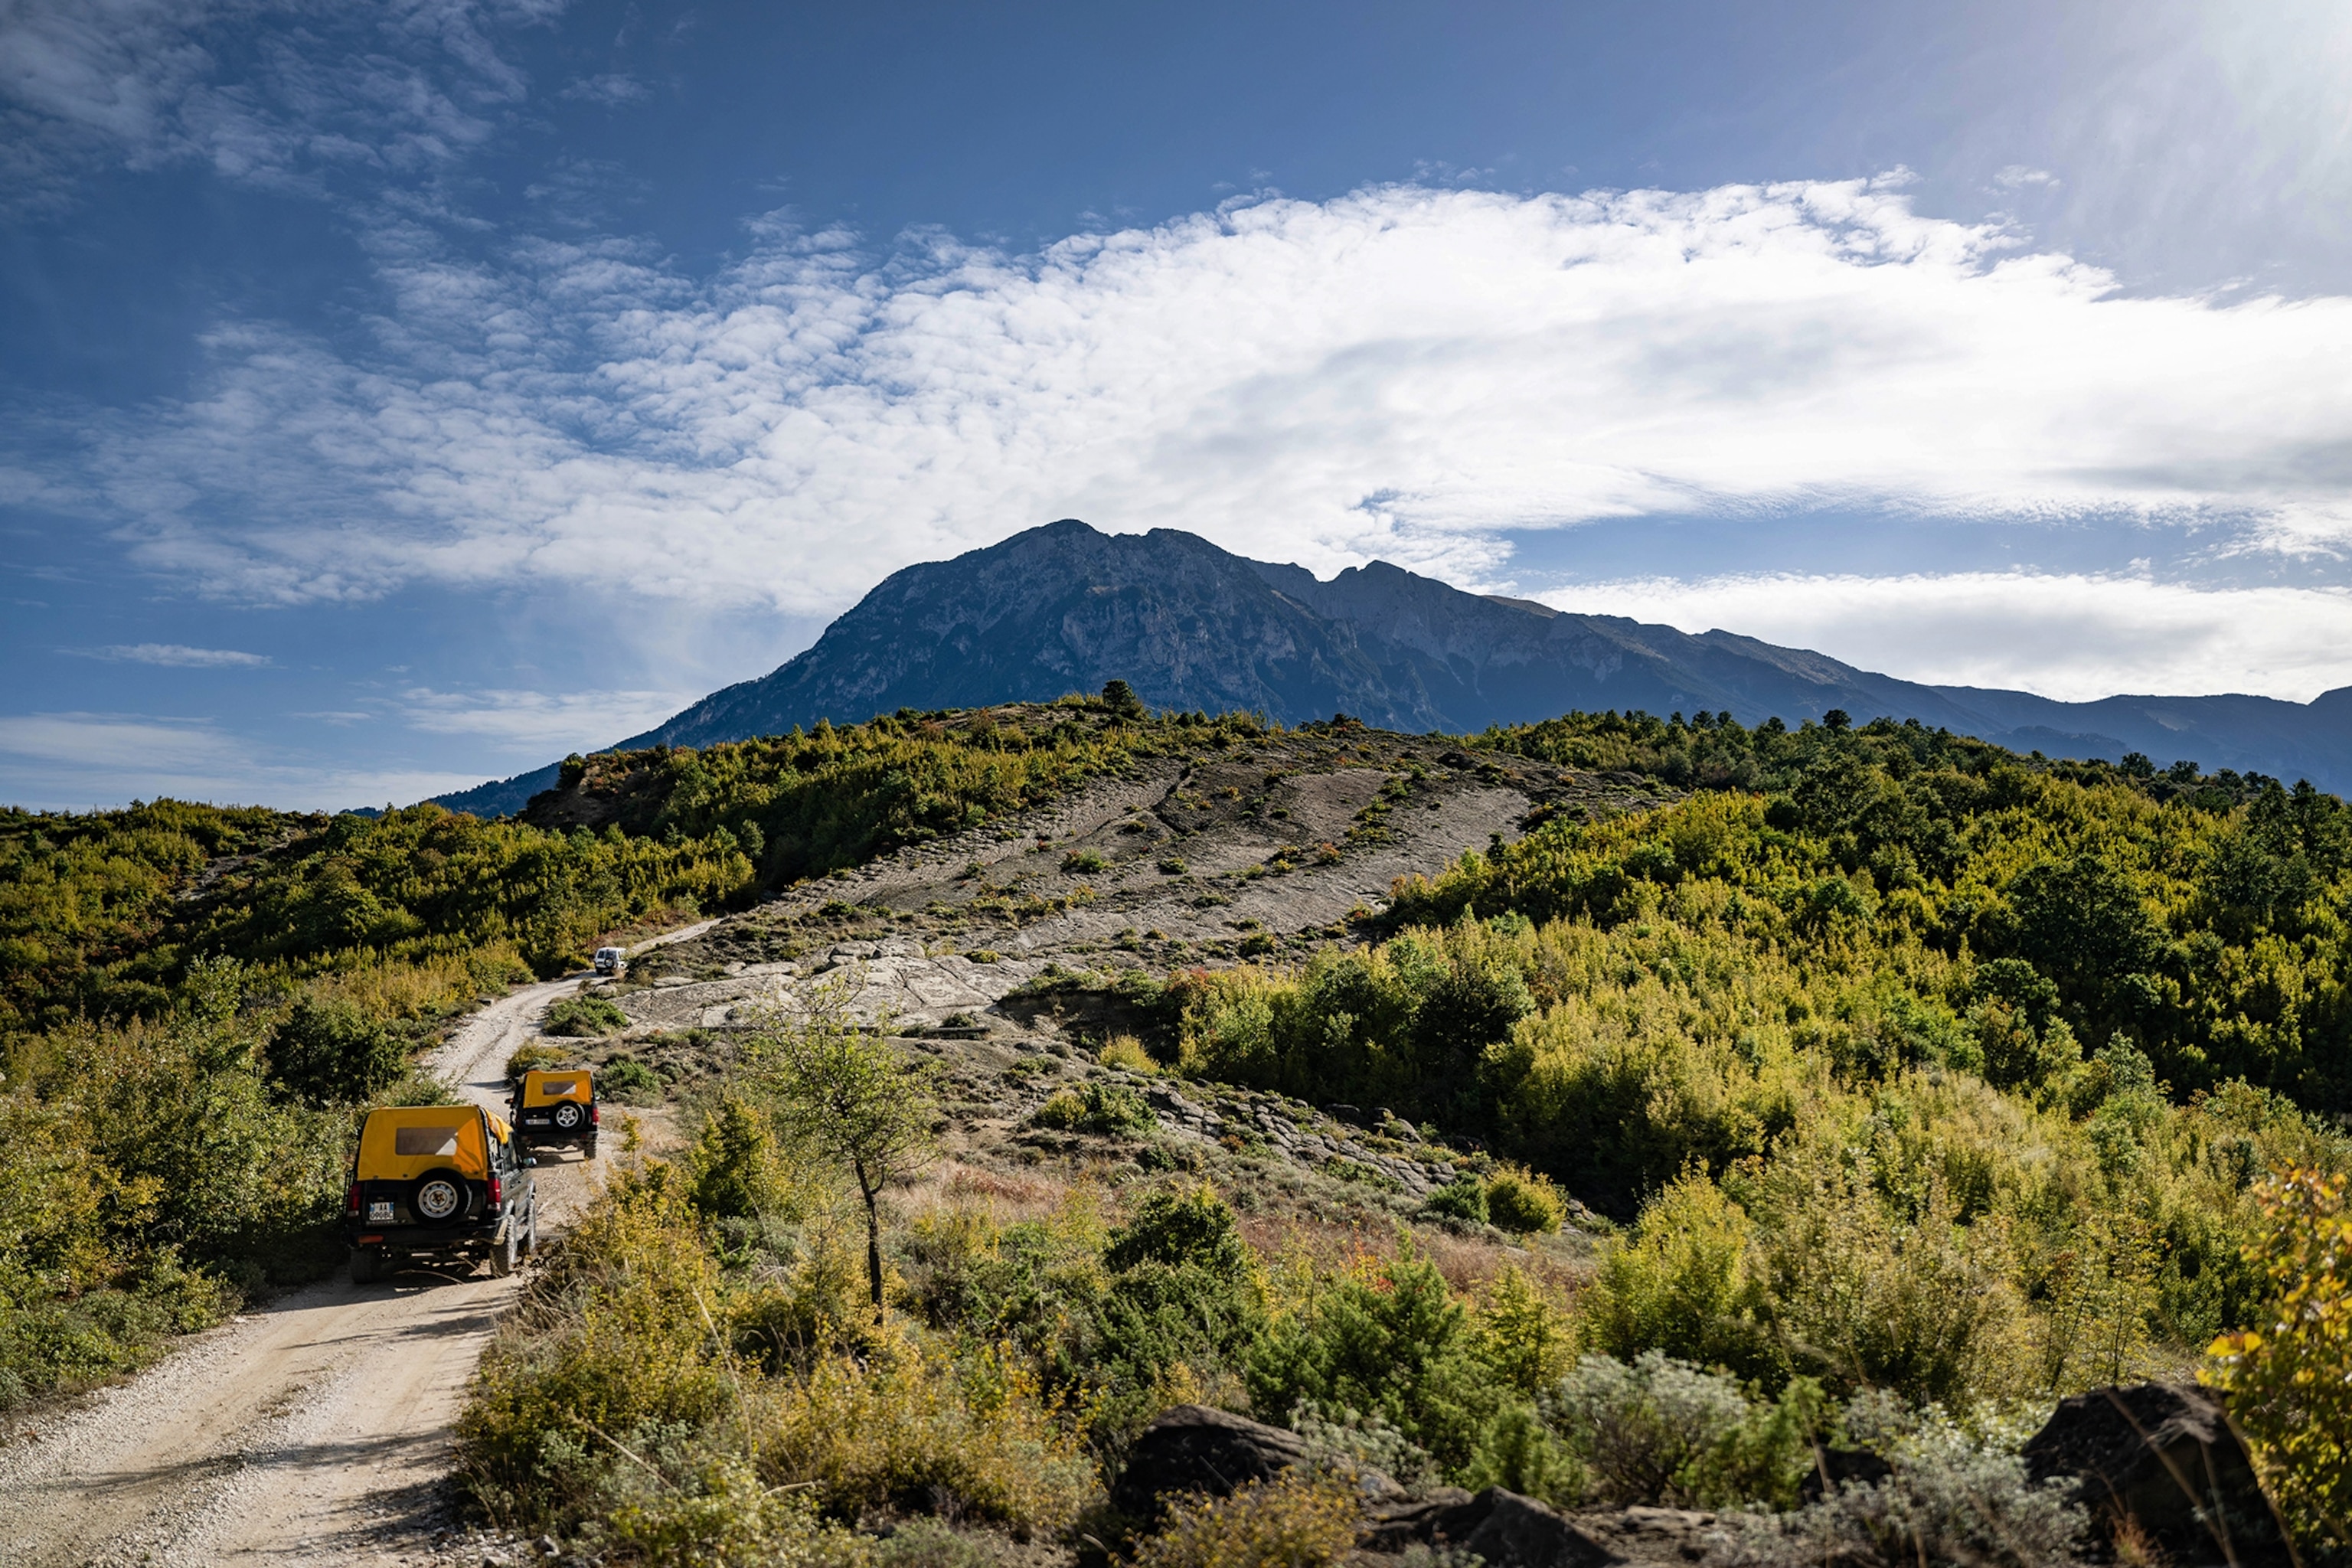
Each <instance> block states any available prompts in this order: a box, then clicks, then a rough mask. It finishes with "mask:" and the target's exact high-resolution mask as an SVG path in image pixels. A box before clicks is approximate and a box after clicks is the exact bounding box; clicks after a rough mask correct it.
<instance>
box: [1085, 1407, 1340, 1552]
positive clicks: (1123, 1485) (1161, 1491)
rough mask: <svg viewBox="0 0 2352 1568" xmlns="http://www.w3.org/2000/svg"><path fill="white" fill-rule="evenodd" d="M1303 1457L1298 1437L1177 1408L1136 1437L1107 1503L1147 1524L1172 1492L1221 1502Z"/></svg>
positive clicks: (1224, 1415) (1217, 1413) (1228, 1416)
mask: <svg viewBox="0 0 2352 1568" xmlns="http://www.w3.org/2000/svg"><path fill="white" fill-rule="evenodd" d="M1306 1456H1307V1445H1306V1442H1305V1441H1304V1440H1303V1439H1302V1438H1300V1436H1298V1434H1297V1433H1296V1432H1286V1431H1284V1430H1283V1429H1282V1428H1280V1427H1278V1426H1265V1425H1264V1424H1263V1423H1260V1422H1256V1421H1252V1420H1250V1419H1249V1418H1248V1417H1247V1416H1244V1415H1234V1414H1233V1413H1232V1412H1230V1411H1224V1410H1212V1409H1210V1408H1209V1407H1208V1406H1206V1405H1178V1406H1176V1408H1175V1409H1173V1410H1170V1411H1167V1412H1165V1413H1164V1414H1162V1415H1160V1416H1159V1417H1158V1418H1157V1419H1155V1420H1154V1421H1153V1422H1152V1423H1151V1425H1150V1426H1146V1427H1145V1428H1144V1429H1143V1433H1142V1436H1139V1437H1138V1438H1136V1440H1135V1446H1134V1447H1133V1448H1131V1449H1129V1452H1128V1458H1127V1468H1125V1469H1124V1470H1122V1471H1120V1472H1119V1478H1118V1482H1117V1483H1116V1484H1115V1485H1113V1486H1112V1488H1111V1489H1110V1500H1111V1504H1112V1506H1113V1507H1115V1508H1117V1509H1118V1510H1119V1512H1121V1513H1123V1514H1125V1515H1126V1516H1127V1517H1128V1518H1129V1519H1132V1520H1136V1521H1142V1522H1144V1523H1146V1524H1148V1523H1149V1522H1150V1521H1155V1520H1157V1519H1158V1518H1159V1517H1160V1509H1161V1507H1162V1506H1163V1503H1162V1500H1163V1499H1165V1498H1167V1497H1168V1496H1170V1495H1171V1494H1172V1493H1178V1492H1205V1493H1207V1494H1208V1495H1210V1496H1211V1497H1223V1496H1225V1495H1227V1494H1228V1493H1230V1492H1232V1491H1234V1489H1237V1488H1240V1487H1244V1486H1247V1485H1248V1484H1250V1483H1251V1482H1252V1481H1262V1480H1265V1479H1268V1478H1269V1477H1273V1476H1277V1475H1280V1474H1281V1473H1282V1472H1283V1471H1285V1470H1286V1469H1288V1468H1290V1467H1291V1466H1293V1465H1295V1464H1297V1463H1298V1462H1299V1460H1301V1459H1303V1458H1306Z"/></svg>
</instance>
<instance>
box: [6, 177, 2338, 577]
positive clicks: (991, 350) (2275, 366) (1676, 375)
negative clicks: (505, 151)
mask: <svg viewBox="0 0 2352 1568" xmlns="http://www.w3.org/2000/svg"><path fill="white" fill-rule="evenodd" d="M755 238H756V241H757V243H756V246H755V247H754V248H753V249H752V250H751V253H750V254H749V255H747V256H746V257H745V258H743V259H742V260H741V261H740V262H739V263H737V264H735V265H733V266H731V267H730V268H726V269H725V270H723V271H721V272H720V273H719V274H717V275H716V276H712V277H709V278H705V279H694V278H689V277H686V276H682V275H680V274H679V273H678V272H677V271H676V270H675V269H673V268H668V267H667V266H665V265H664V264H663V263H662V262H661V261H660V260H659V259H658V258H653V257H651V256H648V255H646V254H644V253H642V252H641V250H640V249H639V248H638V247H634V246H631V245H628V244H625V243H622V242H617V241H608V242H599V243H594V244H559V243H554V242H547V241H540V242H532V243H530V244H526V245H520V246H517V247H514V248H513V250H512V251H511V253H510V254H509V256H508V257H507V258H506V259H505V260H504V261H503V263H501V264H500V265H498V266H490V265H487V264H480V263H470V262H461V261H459V260H457V259H455V258H451V257H449V256H448V255H446V254H445V253H443V252H442V251H441V250H440V249H439V247H437V246H436V243H435V242H434V241H433V240H432V238H431V237H430V236H429V235H427V234H426V233H425V232H424V231H422V230H402V229H387V230H384V231H380V232H378V233H377V234H376V235H375V237H374V241H373V242H374V244H375V246H376V248H377V255H378V258H379V266H380V268H381V270H382V273H383V278H384V279H385V280H386V282H387V283H388V285H389V286H390V287H391V288H392V289H393V290H394V294H395V297H396V299H397V301H398V303H397V307H396V309H395V310H393V311H392V312H390V313H389V314H387V315H385V316H383V318H381V319H380V320H379V321H377V322H376V324H375V330H374V334H373V342H372V344H371V345H370V346H368V347H367V348H366V349H365V350H364V351H349V352H344V353H336V352H333V351H331V349H330V348H329V346H328V345H326V344H324V343H322V342H319V341H316V340H311V339H305V338H302V337H299V336H297V335H295V334H293V333H290V332H288V331H283V330H277V329H271V328H268V327H266V326H255V325H242V324H241V325H237V326H235V327H225V328H223V329H221V330H220V331H217V332H216V333H215V335H214V337H213V339H212V340H211V342H210V345H209V346H210V349H211V352H212V353H213V355H214V363H215V371H214V373H213V374H212V375H211V377H210V380H209V382H208V384H207V385H206V387H205V391H204V393H203V394H202V395H199V396H196V397H194V398H192V399H190V400H188V401H185V402H183V403H180V404H176V405H171V406H169V407H165V408H161V409H156V410H152V411H149V412H148V414H147V415H146V416H144V417H142V418H141V419H139V420H137V421H135V422H131V421H124V422H122V423H121V424H118V425H113V426H104V427H101V428H99V429H97V430H95V431H94V432H92V433H91V436H90V438H89V446H88V447H87V449H86V458H85V460H84V461H83V462H82V463H81V464H80V466H79V472H78V474H77V475H75V476H73V477H72V479H70V482H69V481H68V479H64V478H58V477H54V476H53V477H52V478H51V480H50V489H51V491H52V493H58V492H61V491H62V490H64V489H68V488H69V489H73V490H74V492H75V493H77V494H79V495H80V496H82V497H84V498H86V504H87V505H88V506H89V508H91V509H92V510H95V511H99V512H101V513H104V514H108V515H110V517H111V518H112V519H113V520H114V521H116V523H117V524H118V526H119V527H120V528H121V531H123V533H124V535H125V537H127V538H128V539H130V540H131V542H132V543H133V546H134V548H135V550H136V552H137V554H138V556H139V558H140V559H141V560H142V561H143V562H144V563H147V564H148V565H150V566H151V567H152V568H154V569H155V570H157V571H159V572H165V573H169V574H173V575H174V576H176V577H180V578H182V579H184V580H187V581H193V582H195V583H198V584H202V585H203V586H204V587H205V589H207V590H209V591H210V592H213V593H215V594H219V595H229V596H234V597H238V598H246V599H259V600H278V601H302V600H317V599H336V598H346V597H364V596H370V595H379V594H382V593H384V592H387V591H389V590H390V589H392V588H394V587H396V586H398V585H400V584H403V583H406V582H411V581H416V580H425V581H432V582H437V583H442V584H463V585H491V584H496V585H524V586H528V585H530V584H554V583H562V584H590V585H593V584H605V583H611V584H625V585H626V587H627V589H628V591H629V592H630V593H632V594H635V595H654V596H657V597H667V598H670V599H673V600H676V601H679V602H681V603H682V604H684V605H698V606H709V607H723V608H730V609H747V608H755V609H756V608H773V609H777V610H782V611H785V612H791V613H800V614H824V613H829V612H832V611H835V610H838V609H839V608H841V607H842V606H843V605H845V604H847V603H848V602H850V601H851V600H853V599H854V598H855V597H856V595H858V594H860V593H862V592H863V591H864V590H865V589H866V587H867V586H869V585H870V584H872V583H873V582H874V580H875V579H876V578H877V576H879V575H880V574H882V573H883V572H884V571H887V570H888V569H890V568H893V567H896V566H898V565H900V564H904V563H908V562H911V561H916V560H921V559H928V558H935V557H938V556H940V555H942V554H949V553H953V552H957V551H960V550H962V549H967V548H971V547H974V546H977V545H980V544H983V543H986V542H992V541H994V540H996V539H1000V538H1003V536H1005V535H1006V534H1008V533H1010V532H1013V531H1016V530H1018V529H1020V528H1024V527H1027V526H1030V525H1033V524H1034V523H1037V522H1040V521H1046V520H1048V519H1051V518H1054V517H1059V516H1065V515H1074V516H1080V517H1085V518H1087V519H1088V520H1090V521H1095V522H1097V523H1098V524H1099V525H1102V526H1106V527H1110V528H1116V529H1121V530H1139V529H1143V528H1149V527H1156V526H1169V527H1181V528H1187V529H1191V530H1193V531H1198V532H1201V533H1203V534H1205V535H1207V536H1208V537H1210V538H1212V539H1214V540H1216V541H1217V542H1220V543H1223V544H1224V545H1226V546H1228V547H1229V548H1234V549H1236V550H1241V551H1244V552H1248V553H1251V554H1255V555H1258V556H1263V557H1271V558H1275V559H1285V558H1287V559H1295V560H1297V561H1299V562H1301V563H1305V564H1307V565H1310V566H1314V567H1318V568H1319V569H1324V570H1328V569H1332V568H1336V567H1337V566H1339V565H1341V564H1344V563H1349V562H1353V561H1360V560H1362V559H1364V558H1366V557H1367V556H1370V555H1374V554H1383V555H1386V556H1388V557H1390V558H1391V559H1394V560H1398V561H1400V562H1401V563H1405V564H1409V565H1413V566H1417V567H1421V568H1423V569H1428V570H1433V571H1436V572H1439V573H1442V574H1446V575H1448V576H1451V577H1453V578H1454V579H1455V580H1457V581H1465V582H1481V583H1496V582H1500V581H1504V580H1507V577H1508V566H1507V545H1505V544H1504V543H1503V542H1500V541H1499V539H1498V537H1497V536H1498V535H1499V534H1500V533H1501V532H1503V531H1507V530H1514V529H1525V528H1528V527H1545V526H1569V525H1573V524H1575V523H1578V522H1580V521H1588V520H1592V519H1600V518H1612V517H1627V516H1640V515H1643V514H1662V513H1672V514H1683V515H1687V514H1691V513H1715V514H1730V515H1734V516H1752V517H1754V518H1755V519H1756V520H1757V523H1758V526H1759V527H1764V526H1768V525H1769V519H1770V518H1771V517H1772V516H1773V515H1774V514H1776V513H1779V512H1782V511H1786V510H1798V509H1807V508H1817V507H1827V506H1836V507H1844V508H1860V509H1864V510H1869V509H1881V510H1885V511H1886V512H1887V513H1889V514H1899V515H1902V516H1905V517H1912V518H1916V517H1921V516H1929V517H1933V516H1969V517H1977V518H1982V517H1987V516H1990V517H1996V518H2003V519H2011V520H2015V521H2018V522H2021V523H2034V522H2047V521H2079V520H2084V519H2093V520H2105V521H2111V522H2114V523H2116V524H2118V525H2121V526H2126V527H2144V526H2145V527H2182V526H2189V527H2195V528H2200V529H2205V530H2210V531H2214V534H2213V537H2214V538H2215V539H2216V540H2217V541H2221V542H2226V543H2228V544H2229V545H2230V547H2232V548H2242V549H2257V548H2258V549H2263V550H2273V551H2287V552H2312V551H2328V552H2333V551H2335V550H2336V549H2338V548H2339V547H2340V546H2341V545H2342V544H2343V542H2345V541H2346V538H2347V533H2352V489H2347V486H2352V446H2347V443H2346V442H2345V440H2344V436H2343V433H2344V432H2345V431H2346V430H2347V429H2352V301H2347V300H2342V299H2321V300H2305V301H2300V302H2293V303H2290V302H2284V301H2279V300H2251V301H2243V302H2238V303H2231V304H2227V305H2222V304H2217V303H2214V302H2211V301H2208V300H2201V299H2177V298H2175V299H2165V298H2159V299H2148V298H2125V297H2121V296H2119V295H2118V294H2116V292H2115V290H2114V288H2113V280H2112V279H2110V278H2109V277H2108V276H2107V275H2106V274H2105V273H2103V272H2101V271H2099V270H2097V269H2096V268H2090V267H2086V266H2083V265H2080V264H2078V263H2075V262H2074V261H2072V260H2070V259H2069V258H2065V257H2063V256H2053V255H2046V254H2037V253H2033V252H2032V251H2029V250H2024V249H2021V248H2020V247H2018V246H2017V245H2016V243H2015V241H2014V237H2013V236H2011V235H2010V234H2008V233H2006V232H2004V231H2002V230H2000V229H1999V228H1995V227H1988V226H1969V225H1965V224H1958V223H1953V222H1949V221H1945V220H1940V219H1935V218H1929V217H1924V216H1920V215H1918V214H1917V213H1916V212H1914V211H1913V210H1912V208H1911V206H1910V205H1909V204H1908V202H1907V201H1906V199H1905V196H1904V195H1903V193H1902V191H1901V189H1900V188H1899V182H1895V181H1878V182H1846V183H1837V184H1788V185H1771V186H1761V187H1747V186H1741V187H1728V188H1725V189H1720V190H1714V191H1706V192H1701V193H1697V194H1693V195H1674V194H1666V193H1659V192H1634V193H1630V194H1622V195H1587V196H1577V197H1569V196H1556V195H1538V196H1519V195H1500V194H1496V193H1491V192H1475V191H1439V190H1432V189H1426V188H1421V187H1412V186H1400V187H1383V188H1381V189H1375V190H1367V191H1363V192H1360V193H1358V194H1356V195H1351V196H1349V197H1347V198H1345V199H1342V200H1335V201H1331V202H1326V203H1319V204H1318V203H1306V202H1297V201H1288V200H1281V199H1269V200H1262V201H1253V202H1246V203H1241V204H1237V205H1233V206H1230V207H1229V208H1227V209H1226V210H1223V211H1221V212H1218V213H1214V214H1204V215H1200V216H1194V217H1192V218H1188V219H1185V220H1183V221H1181V222H1177V223H1171V224H1169V225H1165V226H1160V227H1155V228H1149V229H1135V230H1129V231H1123V232H1119V233H1114V234H1104V235H1087V236H1080V237H1074V238H1072V239H1069V240H1067V241H1065V242H1063V243H1062V244H1060V245H1058V246H1055V247H1053V248H1051V249H1050V250H1048V251H1046V252H1045V253H1044V254H1042V255H1038V256H1034V257H1025V258H1024V257H1012V256H1007V255H1004V254H1002V253H999V252H996V251H992V250H987V249H975V248H971V247H959V246H955V245H952V244H950V243H948V242H946V241H944V240H941V241H939V242H937V243H936V244H933V245H931V246H929V247H928V248H925V249H921V250H919V251H915V252H911V253H906V254H900V255H898V256H894V257H891V258H887V259H885V260H880V261H877V260H875V259H873V258H869V257H866V256H865V255H864V254H863V253H861V252H860V251H858V250H857V249H856V247H854V246H853V245H852V243H851V241H850V239H849V237H845V236H843V235H839V234H829V233H828V234H816V235H810V234H803V233H799V232H795V231H793V230H792V229H790V228H788V227H784V226H781V225H770V226H762V227H761V228H760V229H759V230H758V231H757V233H756V235H755ZM20 466H22V465H21V464H20Z"/></svg>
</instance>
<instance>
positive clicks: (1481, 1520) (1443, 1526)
mask: <svg viewBox="0 0 2352 1568" xmlns="http://www.w3.org/2000/svg"><path fill="white" fill-rule="evenodd" d="M1429 1530H1430V1534H1429V1537H1428V1539H1429V1541H1430V1542H1431V1543H1432V1544H1433V1545H1438V1546H1452V1547H1456V1548H1459V1549H1462V1550H1465V1551H1469V1552H1476V1553H1477V1554H1478V1555H1479V1556H1480V1557H1482V1558H1484V1559H1486V1568H1610V1565H1611V1564H1613V1563H1622V1562H1625V1561H1626V1559H1624V1558H1622V1557H1621V1556H1619V1555H1618V1554H1617V1553H1616V1552H1612V1551H1611V1550H1610V1549H1609V1548H1608V1547H1606V1546H1603V1545H1601V1543H1600V1542H1597V1541H1595V1540H1593V1539H1592V1538H1591V1536H1589V1535H1587V1534H1585V1533H1584V1532H1583V1531H1580V1530H1579V1529H1577V1528H1576V1526H1575V1525H1573V1524H1571V1523H1570V1522H1569V1521H1567V1520H1566V1519H1564V1518H1562V1517H1561V1516H1560V1515H1559V1514H1558V1513H1555V1512H1554V1511H1552V1510H1550V1509H1549V1508H1546V1507H1545V1506H1544V1505H1543V1504H1542V1503H1539V1502H1538V1501H1536V1500H1535V1499H1533V1498H1530V1497H1521V1496H1520V1495H1519V1494H1518V1493H1517V1492H1509V1491H1505V1490H1504V1489H1502V1488H1500V1487H1488V1488H1487V1489H1486V1490H1485V1491H1482V1492H1480V1493H1479V1494H1478V1495H1477V1496H1475V1497H1474V1498H1469V1499H1466V1500H1464V1501H1461V1502H1458V1503H1454V1504H1453V1505H1452V1506H1450V1507H1445V1508H1441V1509H1438V1510H1434V1511H1433V1514H1432V1516H1431V1517H1430V1520H1429Z"/></svg>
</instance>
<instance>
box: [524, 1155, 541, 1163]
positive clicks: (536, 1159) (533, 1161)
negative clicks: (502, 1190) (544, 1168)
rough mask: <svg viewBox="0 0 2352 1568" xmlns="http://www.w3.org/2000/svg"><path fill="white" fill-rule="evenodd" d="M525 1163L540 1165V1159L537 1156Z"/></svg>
mask: <svg viewBox="0 0 2352 1568" xmlns="http://www.w3.org/2000/svg"><path fill="white" fill-rule="evenodd" d="M523 1163H524V1164H526V1165H536V1164H538V1163H539V1160H538V1157H537V1156H536V1155H534V1156H533V1157H531V1158H530V1159H528V1160H525V1161H524V1162H523Z"/></svg>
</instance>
